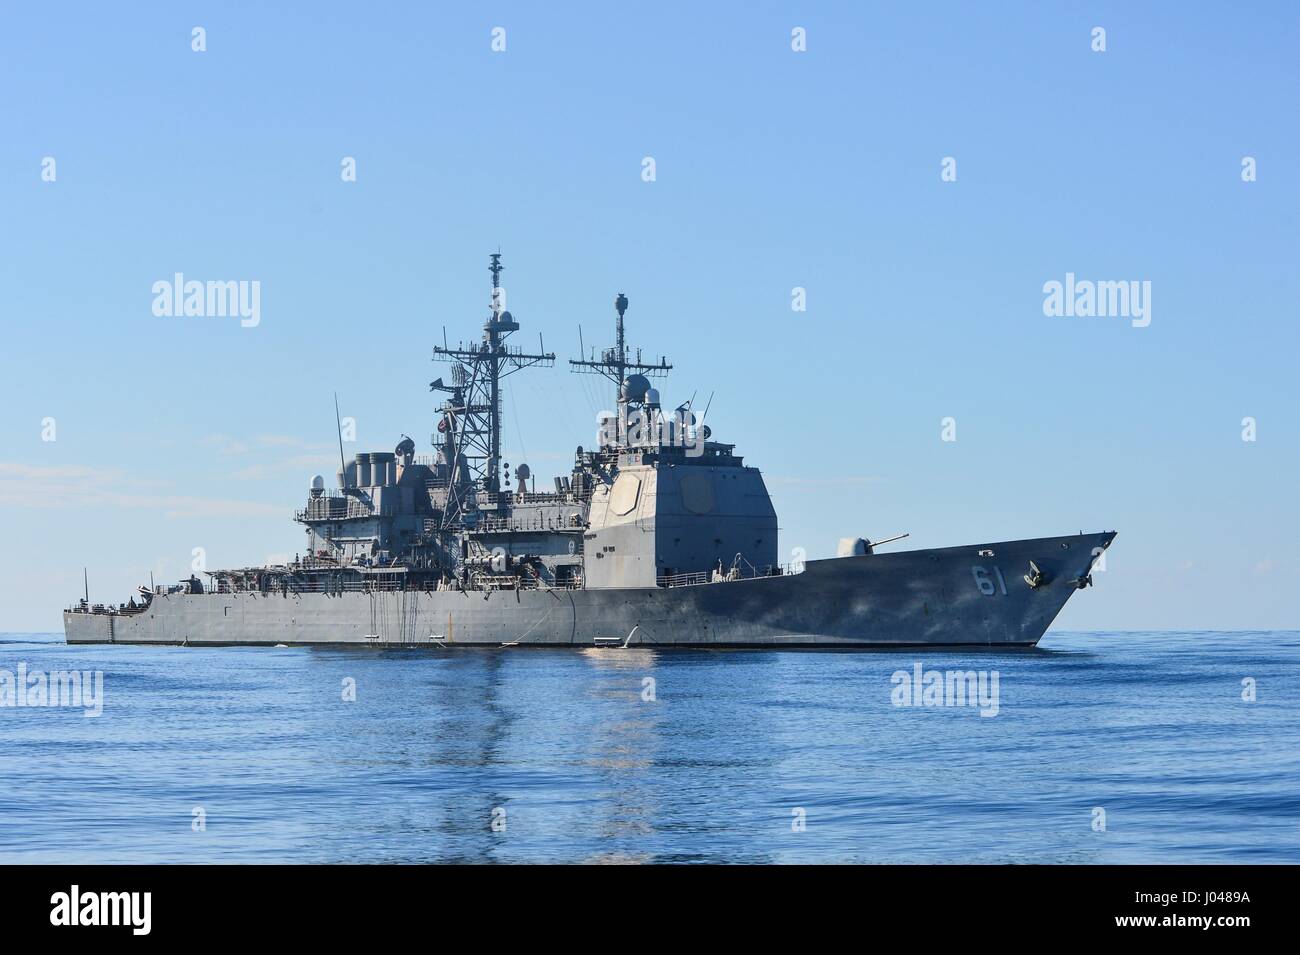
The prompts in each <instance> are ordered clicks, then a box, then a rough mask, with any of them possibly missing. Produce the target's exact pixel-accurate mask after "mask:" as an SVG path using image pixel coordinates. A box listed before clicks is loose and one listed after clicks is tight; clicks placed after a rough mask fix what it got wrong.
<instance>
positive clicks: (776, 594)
mask: <svg viewBox="0 0 1300 955" xmlns="http://www.w3.org/2000/svg"><path fill="white" fill-rule="evenodd" d="M1113 537H1114V534H1113V533H1100V534H1086V535H1077V536H1070V537H1048V538H1037V539H1033V540H1022V541H1006V542H999V543H991V544H978V545H969V546H965V547H950V548H942V549H934V550H919V551H905V552H900V553H892V554H873V555H866V556H859V557H844V558H836V559H832V560H818V561H808V562H807V564H806V565H805V568H804V570H803V572H802V573H799V574H788V575H784V576H779V577H757V578H748V579H742V580H734V581H722V582H717V583H707V584H696V585H692V586H681V587H666V588H660V587H656V588H626V589H623V588H611V589H599V590H597V589H592V590H521V591H515V590H504V591H494V592H484V591H468V592H461V591H455V590H453V591H437V592H432V593H429V592H423V591H374V592H370V593H363V592H345V593H341V594H321V593H304V594H295V593H292V592H290V593H287V594H283V593H279V592H274V593H251V592H249V593H232V594H219V593H208V594H173V595H170V596H159V597H157V598H155V599H154V601H153V603H152V604H151V605H150V607H149V608H148V609H147V610H144V611H142V612H138V613H133V614H106V613H80V612H73V611H68V612H65V613H64V632H65V635H66V638H67V641H68V643H126V644H185V645H190V646H198V645H207V646H228V645H272V646H273V645H276V644H289V645H295V644H298V645H354V646H357V645H360V646H426V647H429V646H445V647H452V646H493V647H496V646H502V645H511V646H520V647H524V646H542V647H591V646H596V645H599V644H601V643H605V642H608V641H610V640H611V639H613V638H617V639H618V640H623V639H624V638H626V637H627V635H628V634H629V633H632V631H633V629H634V628H635V633H632V636H631V639H630V641H629V645H630V646H647V647H712V648H724V647H731V648H741V647H746V648H749V647H770V648H810V649H811V648H857V647H891V646H894V647H897V646H972V645H977V646H1034V645H1036V644H1037V643H1038V641H1039V639H1040V638H1041V637H1042V635H1043V633H1044V632H1045V631H1046V630H1047V628H1048V626H1049V625H1050V624H1051V622H1052V620H1054V619H1055V618H1056V616H1057V614H1058V613H1059V612H1060V610H1061V608H1062V607H1063V606H1064V605H1065V602H1066V601H1067V600H1068V599H1069V598H1070V596H1071V595H1072V594H1073V593H1074V592H1075V591H1076V590H1077V589H1079V581H1080V579H1081V578H1085V577H1086V576H1087V575H1088V574H1089V573H1090V571H1091V569H1092V565H1093V562H1094V560H1095V558H1096V556H1097V555H1098V554H1099V553H1101V551H1103V550H1104V549H1105V548H1106V547H1108V546H1109V544H1110V542H1111V540H1112V539H1113ZM1031 561H1033V563H1034V564H1035V565H1036V567H1037V568H1038V570H1039V571H1040V572H1041V580H1040V581H1039V582H1038V584H1037V586H1031V585H1030V584H1029V583H1028V582H1026V580H1025V579H1024V575H1026V574H1029V573H1031V568H1030V562H1031Z"/></svg>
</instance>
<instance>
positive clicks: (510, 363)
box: [430, 252, 555, 494]
mask: <svg viewBox="0 0 1300 955" xmlns="http://www.w3.org/2000/svg"><path fill="white" fill-rule="evenodd" d="M489 259H490V264H489V265H488V271H490V272H491V273H492V303H491V310H490V312H489V313H488V317H487V320H486V321H485V322H484V323H483V339H482V341H481V342H480V343H479V345H478V346H477V347H472V346H467V345H466V344H465V343H463V342H462V343H460V344H459V345H457V347H455V348H451V347H448V346H447V345H446V344H443V345H435V346H434V348H433V360H434V361H446V362H453V363H458V364H459V365H461V366H463V368H464V372H463V373H460V374H458V375H457V377H459V378H461V379H463V380H462V381H458V382H457V383H456V387H455V388H447V387H446V386H444V385H442V380H441V379H439V380H438V381H437V382H434V383H433V385H431V386H430V387H431V388H432V389H433V390H442V391H450V392H451V393H452V394H451V398H450V399H449V400H448V401H446V402H444V403H443V407H442V411H443V415H444V421H447V422H449V424H450V427H451V428H453V429H454V432H455V435H456V442H457V447H458V449H459V450H461V451H463V452H464V453H465V458H466V461H467V462H468V463H469V465H470V469H471V471H472V472H473V475H474V482H475V483H476V484H477V485H478V486H479V487H481V488H482V489H483V490H484V491H486V492H487V493H489V494H497V493H498V492H499V491H500V490H501V379H503V378H505V377H506V376H508V375H511V374H514V373H515V372H516V371H520V370H522V369H524V368H531V367H533V366H535V365H541V366H549V365H553V364H555V353H554V352H547V351H545V350H544V343H543V342H542V339H541V336H540V335H539V336H538V338H537V341H538V345H539V346H542V348H543V350H541V351H539V352H537V353H528V352H525V351H523V350H522V349H520V348H514V347H511V346H510V345H507V344H506V339H508V338H509V337H510V336H511V335H512V334H513V333H514V332H517V331H518V330H519V323H518V322H516V321H515V320H514V316H513V315H511V314H510V313H509V312H508V311H506V310H505V307H504V305H505V303H504V301H503V299H504V295H503V289H502V288H501V272H502V271H503V270H504V269H505V266H503V265H502V264H501V253H500V252H494V253H492V254H491V255H490V256H489ZM453 370H454V369H453Z"/></svg>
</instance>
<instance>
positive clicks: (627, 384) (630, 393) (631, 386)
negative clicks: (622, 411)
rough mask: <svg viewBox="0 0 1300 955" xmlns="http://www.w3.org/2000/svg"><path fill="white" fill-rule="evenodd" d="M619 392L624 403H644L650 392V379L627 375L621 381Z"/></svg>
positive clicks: (642, 376)
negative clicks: (621, 385)
mask: <svg viewBox="0 0 1300 955" xmlns="http://www.w3.org/2000/svg"><path fill="white" fill-rule="evenodd" d="M619 390H620V392H621V394H622V395H623V400H624V401H645V396H646V394H647V393H648V392H649V391H650V379H649V378H647V377H646V376H645V375H628V376H627V377H626V378H624V379H623V387H622V388H621V389H619Z"/></svg>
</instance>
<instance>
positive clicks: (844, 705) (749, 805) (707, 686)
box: [0, 632, 1300, 863]
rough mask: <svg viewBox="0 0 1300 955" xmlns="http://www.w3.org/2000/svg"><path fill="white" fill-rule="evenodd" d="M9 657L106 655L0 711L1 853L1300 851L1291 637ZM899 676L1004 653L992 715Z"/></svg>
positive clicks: (785, 855) (980, 664)
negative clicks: (70, 695) (916, 700)
mask: <svg viewBox="0 0 1300 955" xmlns="http://www.w3.org/2000/svg"><path fill="white" fill-rule="evenodd" d="M20 663H25V664H26V667H27V669H28V671H35V670H40V671H45V672H48V671H52V670H60V669H79V670H91V671H95V670H98V671H102V673H103V675H104V676H103V679H104V702H103V713H102V715H100V716H98V717H92V718H87V717H85V716H83V711H82V709H80V708H72V707H44V708H35V707H0V755H2V756H3V759H4V767H5V779H4V785H3V786H0V861H2V862H273V861H305V862H318V861H331V862H333V861H340V862H462V861H463V862H895V863H896V862H1080V863H1093V862H1120V863H1128V862H1169V863H1181V862H1189V863H1190V862H1247V863H1251V862H1292V863H1294V862H1300V692H1298V691H1300V679H1297V676H1298V673H1300V632H1272V633H1263V632H1255V633H1051V634H1049V635H1048V636H1047V637H1046V638H1045V640H1044V647H1043V648H1042V649H1039V650H1036V651H1014V652H971V651H962V652H923V653H918V652H916V651H905V652H854V653H758V652H699V651H695V652H682V651H677V652H662V651H649V650H592V651H585V652H584V651H572V652H570V651H545V650H537V649H527V648H512V649H503V650H423V651H418V652H417V651H381V650H321V649H258V648H249V649H196V648H177V647H163V648H147V647H124V646H123V647H113V646H94V647H68V646H65V645H64V644H63V643H62V637H61V636H56V635H30V634H6V635H2V636H0V671H6V670H7V671H9V672H11V673H16V672H17V668H18V665H19V664H20ZM917 663H920V664H921V665H922V667H923V668H924V669H925V670H926V671H929V670H943V671H947V670H958V669H960V670H975V671H993V670H996V671H998V675H999V676H998V692H999V696H998V710H997V715H996V716H991V717H983V716H981V715H980V710H979V709H978V708H974V707H969V706H950V707H938V706H930V707H926V706H921V707H900V706H895V705H894V703H893V702H892V701H891V694H893V693H894V692H895V684H894V683H893V682H891V676H892V674H894V673H895V671H898V670H906V671H909V673H910V672H911V671H912V669H913V667H914V665H915V664H917ZM647 677H648V678H652V679H653V684H647V683H646V678H647ZM1247 677H1249V678H1253V679H1254V681H1255V692H1256V700H1255V702H1246V701H1243V699H1242V694H1243V689H1244V688H1243V685H1242V681H1243V679H1244V678H1247ZM0 679H3V674H2V672H0ZM349 680H351V681H355V684H354V685H355V695H356V699H355V702H347V701H345V700H344V699H343V696H344V691H345V688H346V686H348V685H350V684H348V683H347V681H349ZM651 689H652V690H653V693H651V692H650V690H651ZM651 695H652V696H653V699H646V698H645V697H647V696H651ZM200 809H201V810H202V813H201V816H202V820H203V822H204V825H205V828H202V829H200V830H197V831H196V828H195V825H196V822H195V821H196V819H198V818H199V815H198V814H196V810H200ZM799 810H802V814H800V813H799ZM1098 810H1102V811H1104V823H1105V829H1104V831H1098V828H1099V822H1100V821H1101V818H1102V817H1101V816H1100V815H1099V814H1098ZM494 819H495V821H496V828H495V829H494ZM801 821H802V826H800V824H799V823H800V822H801Z"/></svg>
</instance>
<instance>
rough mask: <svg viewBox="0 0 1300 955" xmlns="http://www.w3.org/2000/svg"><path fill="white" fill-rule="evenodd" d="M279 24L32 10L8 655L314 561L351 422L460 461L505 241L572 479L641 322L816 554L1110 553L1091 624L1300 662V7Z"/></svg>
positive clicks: (8, 103)
mask: <svg viewBox="0 0 1300 955" xmlns="http://www.w3.org/2000/svg"><path fill="white" fill-rule="evenodd" d="M269 6H270V5H266V4H257V3H219V4H218V3H208V4H205V3H180V4H163V3H156V4H131V5H128V6H126V7H122V6H120V5H114V6H111V7H106V6H104V5H101V4H90V3H86V4H69V5H61V4H60V5H39V6H33V5H26V6H21V7H19V6H16V5H10V6H8V7H6V8H5V10H4V12H3V13H0V90H2V95H0V128H2V129H3V130H4V135H3V136H2V137H0V209H2V210H3V213H2V219H0V221H2V222H3V229H0V315H2V316H3V323H4V339H3V341H4V346H3V351H2V352H0V373H2V374H3V381H4V389H5V413H4V415H3V418H2V419H0V439H3V446H2V448H0V519H2V520H3V521H4V526H5V528H6V531H7V534H6V536H7V538H8V540H9V541H10V544H9V546H8V547H7V548H5V549H4V551H3V552H2V553H0V581H3V583H2V584H0V593H2V594H3V603H0V630H56V629H59V627H60V623H59V616H58V611H59V609H60V608H61V607H62V606H64V605H65V604H67V603H68V602H70V601H71V600H72V599H74V598H75V597H76V596H77V595H78V594H79V592H80V589H81V569H82V566H83V565H88V566H89V568H90V576H91V596H92V598H93V599H100V600H120V599H124V598H125V597H126V596H127V595H128V593H129V592H130V590H131V589H132V588H133V587H134V585H135V584H137V583H139V582H140V581H141V580H144V579H147V577H148V574H149V572H150V571H151V570H152V571H154V572H155V573H157V574H158V575H159V577H160V579H174V578H177V577H180V576H183V575H186V574H187V573H188V567H189V562H190V559H191V556H190V555H191V552H192V549H193V548H195V547H203V548H204V549H205V550H206V553H207V560H208V564H209V566H222V565H243V564H248V563H260V562H262V561H263V560H265V559H266V558H267V557H268V556H270V555H273V554H285V553H288V554H292V553H294V552H295V551H297V550H299V549H300V548H301V545H302V535H301V533H300V531H299V528H298V527H297V526H296V525H294V524H293V523H292V522H291V521H290V514H291V512H292V510H293V509H294V508H295V507H298V506H300V502H301V500H302V499H303V497H304V496H305V490H306V488H307V485H308V481H309V479H310V477H311V475H312V474H313V473H315V472H317V471H324V472H325V473H326V474H327V475H328V474H331V473H332V470H333V467H334V462H336V461H337V449H336V448H335V446H334V444H333V441H334V432H333V406H332V398H331V395H332V393H333V392H334V391H335V390H337V391H338V392H339V394H340V402H341V404H342V407H343V413H344V415H348V416H352V417H355V419H356V421H357V432H358V442H357V444H356V445H354V446H351V447H349V449H348V450H349V453H352V452H354V451H356V450H391V448H392V446H393V445H394V444H395V443H396V441H397V439H398V437H399V436H400V435H401V434H403V433H406V434H410V435H412V436H413V437H415V438H416V440H417V442H419V443H420V445H421V448H422V450H427V446H428V436H429V433H430V431H431V430H432V427H433V424H434V417H433V407H434V398H433V396H431V395H430V394H429V393H428V392H427V384H428V382H429V381H430V380H431V379H432V378H433V377H435V376H436V375H437V374H439V373H441V372H440V370H439V369H438V368H437V367H436V366H434V365H433V363H432V362H431V361H430V358H431V348H432V345H433V344H434V342H435V341H439V340H441V336H442V329H443V327H444V326H445V327H446V328H447V333H448V336H449V337H451V338H453V339H454V338H456V337H462V336H474V335H477V333H478V330H479V328H480V326H481V321H482V317H483V315H484V313H485V309H486V303H487V289H488V274H487V271H486V264H487V253H489V252H491V251H494V250H496V249H497V248H498V246H499V247H500V248H501V249H502V251H503V252H504V255H505V259H504V261H505V264H506V267H507V271H506V273H505V276H504V279H505V285H506V288H507V290H508V294H509V307H510V309H511V311H512V312H513V313H514V314H515V316H516V318H517V319H518V320H519V321H520V322H521V323H522V325H523V331H522V332H521V333H520V334H519V335H518V336H517V340H518V342H519V343H520V344H524V345H528V346H533V345H535V344H536V342H537V335H538V333H541V334H542V335H543V336H544V339H545V343H546V347H547V348H548V349H550V350H554V351H556V352H557V353H558V355H559V357H560V359H561V361H560V363H559V365H557V367H556V368H555V369H552V370H539V371H532V372H527V373H524V374H523V375H520V376H518V377H516V378H515V379H512V387H511V389H510V391H509V393H508V395H507V397H506V400H505V410H506V414H507V418H508V420H507V423H506V426H505V439H506V445H507V457H508V460H510V461H511V462H512V463H515V462H518V461H520V460H525V459H526V460H527V461H528V463H529V464H530V465H531V466H532V468H533V470H534V472H535V473H537V474H538V475H539V476H540V478H541V483H542V484H549V483H550V477H551V475H553V474H555V473H560V472H561V471H564V470H566V469H567V466H568V463H569V462H570V461H571V459H572V451H573V447H574V446H575V445H577V444H586V445H589V444H590V443H591V439H592V436H593V434H594V412H595V411H597V410H599V408H600V407H604V406H606V405H607V404H608V403H609V401H608V399H607V396H604V395H603V393H599V394H598V393H596V392H594V391H592V390H591V388H592V387H593V382H592V380H590V379H585V380H584V379H583V378H581V377H579V376H575V375H571V374H569V373H568V371H567V370H566V369H565V368H564V367H563V363H564V360H565V359H567V358H569V357H576V356H577V342H578V326H579V325H581V326H582V329H583V335H584V337H585V339H586V341H587V342H588V344H592V343H599V344H604V343H606V342H607V340H608V339H609V338H610V337H611V334H612V318H613V311H612V308H611V303H612V300H613V298H614V296H615V294H616V293H618V292H620V291H623V292H626V293H627V295H628V297H629V299H630V300H631V307H630V309H629V311H628V322H629V327H630V331H631V340H632V341H633V342H634V343H638V344H641V345H643V346H645V347H646V349H647V350H650V351H654V352H663V353H666V354H667V355H668V356H669V357H670V359H671V360H672V361H673V362H674V364H675V366H676V368H675V370H674V373H673V374H672V376H671V377H670V378H669V379H668V381H667V383H666V384H665V385H664V386H663V390H664V397H665V401H666V402H670V403H672V404H677V403H679V402H680V401H683V400H685V399H686V398H688V397H690V395H691V394H692V393H693V392H697V391H698V392H699V394H700V395H701V398H700V400H701V401H702V400H704V399H705V398H706V397H707V396H708V395H709V394H710V393H716V395H715V397H714V399H713V406H712V410H711V411H710V413H709V424H710V426H711V427H713V429H714V432H715V437H716V438H718V439H720V440H726V441H735V442H736V443H737V444H738V446H739V450H740V451H741V452H742V453H743V454H745V456H746V459H747V461H748V462H749V463H751V464H754V465H757V466H759V467H761V468H762V470H763V472H764V475H765V476H766V478H767V480H768V483H769V487H770V489H771V491H772V493H773V497H774V499H775V502H776V505H777V509H778V513H779V514H780V518H781V529H782V536H781V541H782V543H781V548H782V551H783V556H785V557H788V556H789V553H790V551H791V549H792V548H794V547H803V548H804V549H805V550H806V551H807V553H808V554H809V555H810V556H812V557H819V556H829V555H830V554H833V553H834V547H835V541H836V539H837V538H839V537H841V536H850V535H858V534H862V535H865V536H869V537H881V536H885V535H889V534H893V533H901V532H905V531H906V532H910V533H911V534H912V538H911V540H910V541H909V542H908V543H909V545H915V546H920V547H929V546H947V545H955V544H965V543H975V542H985V541H994V540H1001V539H1009V538H1019V537H1031V536H1039V535H1047V534H1057V533H1063V532H1073V531H1076V530H1079V529H1084V530H1099V529H1111V528H1114V529H1118V530H1119V531H1120V536H1119V538H1118V540H1117V542H1116V545H1115V546H1114V547H1113V548H1112V550H1111V552H1110V555H1109V559H1108V564H1107V568H1106V571H1105V572H1104V573H1101V574H1098V575H1097V581H1098V587H1097V588H1096V589H1095V590H1093V591H1089V592H1086V593H1084V594H1081V595H1079V597H1078V598H1076V599H1075V600H1072V601H1071V603H1070V605H1069V606H1068V607H1067V609H1066V611H1065V613H1064V614H1063V615H1062V617H1061V618H1060V620H1059V621H1058V625H1059V626H1062V627H1068V628H1073V629H1092V628H1114V629H1148V628H1193V629H1218V628H1231V629H1249V628H1269V627H1295V626H1297V620H1300V596H1297V595H1298V594H1300V556H1297V551H1296V547H1295V542H1296V541H1297V540H1298V539H1300V519H1298V518H1297V506H1296V499H1295V488H1296V483H1297V482H1296V478H1297V473H1298V468H1297V465H1298V464H1300V454H1298V453H1297V446H1298V445H1297V422H1296V417H1297V411H1298V410H1300V401H1297V388H1296V372H1295V369H1296V355H1297V347H1296V346H1297V338H1298V337H1300V336H1298V333H1297V317H1298V316H1297V306H1296V303H1297V301H1298V300H1300V281H1298V279H1297V251H1298V248H1297V247H1298V244H1300V243H1298V241H1297V234H1296V229H1297V219H1296V211H1297V198H1298V192H1300V190H1298V186H1297V182H1298V181H1300V164H1298V161H1297V159H1298V154H1297V146H1298V143H1297V129H1296V123H1295V121H1294V110H1295V104H1296V102H1297V101H1300V95H1298V94H1300V82H1298V81H1297V72H1298V71H1297V67H1296V60H1295V50H1296V49H1297V48H1298V47H1300V42H1298V41H1300V29H1298V23H1300V13H1297V9H1296V8H1295V7H1294V5H1292V4H1287V3H1275V4H1257V5H1252V6H1250V7H1246V8H1240V7H1236V6H1233V5H1227V4H1224V5H1211V4H1195V5H1184V4H1141V5H1137V4H1083V3H1071V4H999V5H994V6H991V7H976V6H975V5H966V4H936V5H930V4H906V5H903V4H893V5H880V6H866V5H862V4H850V3H842V4H832V3H818V4H789V5H786V4H776V3H764V4H718V5H708V6H707V7H705V6H703V5H697V4H654V5H650V6H648V7H627V8H623V7H622V6H617V7H616V6H614V5H608V4H581V5H574V4H561V5H545V6H541V5H537V4H493V5H485V6H480V7H476V8H471V7H469V5H466V6H465V7H464V8H462V9H459V10H458V9H448V8H444V7H442V6H441V5H439V6H437V7H435V6H434V5H431V4H415V3H412V4H383V5H372V6H366V5H354V4H328V3H322V4H311V5H295V6H292V7H290V5H284V9H268V7H269ZM195 26H202V27H204V28H205V30H206V31H207V37H206V39H207V50H206V51H205V52H202V53H196V52H194V51H193V50H192V49H191V30H192V28H193V27H195ZM498 26H500V27H503V28H504V29H505V31H506V50H505V52H501V53H495V52H493V51H492V50H491V48H490V41H491V31H492V29H493V28H494V27H498ZM798 26H801V27H804V28H805V29H806V31H807V50H806V52H794V51H792V50H791V43H790V36H791V30H792V29H793V28H794V27H798ZM1096 26H1101V27H1104V28H1105V30H1106V47H1107V48H1106V51H1105V52H1104V53H1097V52H1094V51H1093V50H1092V48H1091V45H1092V39H1091V31H1092V29H1093V28H1094V27H1096ZM47 156H48V157H53V158H54V159H55V162H56V171H57V172H56V176H57V178H56V180H55V181H54V182H46V181H42V176H41V173H42V161H43V159H44V157H47ZM345 156H351V157H355V159H356V163H357V181H356V182H351V183H345V182H343V181H342V180H341V178H340V163H341V161H342V159H343V157H345ZM646 156H651V157H653V158H654V159H655V163H656V174H657V178H656V181H654V182H645V181H643V179H642V176H641V172H642V159H643V157H646ZM1246 156H1250V157H1254V158H1255V160H1256V163H1257V170H1258V178H1257V181H1255V182H1249V183H1247V182H1243V181H1242V177H1241V163H1242V159H1243V157H1246ZM944 157H953V158H955V160H956V163H957V179H956V181H955V182H943V181H941V178H940V164H941V161H942V160H943V158H944ZM175 272H183V273H184V274H185V275H186V277H187V278H194V279H200V280H208V279H212V280H258V281H259V282H260V283H261V290H262V292H261V322H260V324H259V325H258V326H257V327H256V328H241V327H240V325H239V323H238V321H237V320H232V319H221V318H175V317H173V318H160V317H156V316H155V315H154V314H153V313H152V310H151V304H152V300H153V296H152V292H151V287H152V284H153V283H154V282H155V281H158V280H166V279H170V278H171V276H172V275H173V274H174V273H175ZM1067 272H1074V273H1075V274H1076V275H1078V276H1079V277H1080V278H1087V279H1092V280H1139V281H1150V282H1151V287H1152V300H1151V319H1152V320H1151V324H1150V325H1149V326H1148V327H1146V328H1135V327H1133V326H1132V324H1131V323H1130V322H1129V321H1128V320H1126V319H1119V318H1079V317H1070V318H1066V317H1050V318H1049V317H1047V316H1045V315H1044V314H1043V308H1042V304H1043V298H1044V295H1043V291H1042V288H1043V284H1044V283H1045V282H1048V281H1051V280H1057V281H1063V280H1064V278H1065V275H1066V273H1067ZM796 286H799V287H803V288H806V289H807V311H806V312H793V311H792V310H791V290H792V289H793V288H794V287H796ZM602 399H605V400H602ZM598 403H599V404H598ZM948 416H951V417H953V418H955V419H956V422H957V440H956V441H955V442H944V441H941V440H940V432H941V426H940V422H941V420H942V419H943V418H944V417H948ZM1247 416H1251V417H1254V418H1255V419H1256V421H1257V422H1258V425H1257V427H1258V437H1257V440H1256V441H1254V442H1245V441H1242V440H1241V431H1242V426H1241V421H1242V419H1243V418H1244V417H1247ZM49 417H52V418H54V419H55V422H56V440H54V441H43V440H42V421H43V420H44V419H46V418H49Z"/></svg>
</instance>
